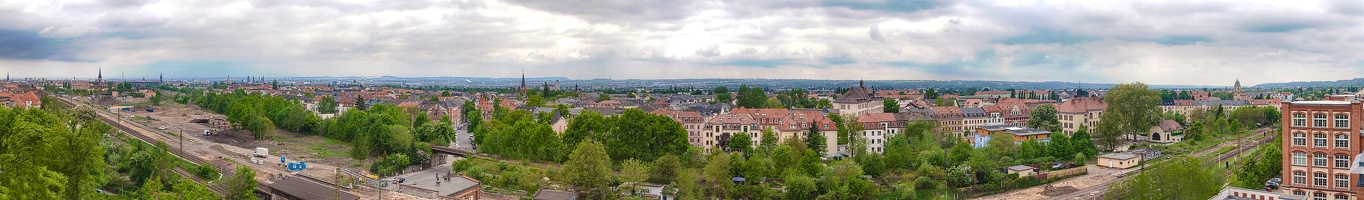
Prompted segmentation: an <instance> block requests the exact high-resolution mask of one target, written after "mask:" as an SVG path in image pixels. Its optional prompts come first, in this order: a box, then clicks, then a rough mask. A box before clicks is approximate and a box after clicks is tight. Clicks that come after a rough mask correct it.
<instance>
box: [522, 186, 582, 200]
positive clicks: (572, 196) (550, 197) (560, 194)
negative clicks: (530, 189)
mask: <svg viewBox="0 0 1364 200" xmlns="http://www.w3.org/2000/svg"><path fill="white" fill-rule="evenodd" d="M531 199H534V200H578V193H577V192H569V191H563V190H551V189H545V188H540V190H538V191H535V196H534V197H531Z"/></svg>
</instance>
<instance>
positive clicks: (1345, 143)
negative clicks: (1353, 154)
mask: <svg viewBox="0 0 1364 200" xmlns="http://www.w3.org/2000/svg"><path fill="white" fill-rule="evenodd" d="M1336 148H1350V136H1348V135H1345V134H1340V135H1336Z"/></svg>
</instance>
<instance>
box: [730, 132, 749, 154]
mask: <svg viewBox="0 0 1364 200" xmlns="http://www.w3.org/2000/svg"><path fill="white" fill-rule="evenodd" d="M751 149H753V139H750V138H749V137H748V133H734V135H731V136H729V151H730V152H740V153H744V154H748V152H751V151H752V150H751Z"/></svg>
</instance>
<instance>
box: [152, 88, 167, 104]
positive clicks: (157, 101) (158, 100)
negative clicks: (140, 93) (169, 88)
mask: <svg viewBox="0 0 1364 200" xmlns="http://www.w3.org/2000/svg"><path fill="white" fill-rule="evenodd" d="M155 93H156V95H152V97H150V98H148V99H149V101H151V103H152V105H153V106H160V105H161V99H162V98H165V97H163V96H161V91H159V90H156V91H155Z"/></svg>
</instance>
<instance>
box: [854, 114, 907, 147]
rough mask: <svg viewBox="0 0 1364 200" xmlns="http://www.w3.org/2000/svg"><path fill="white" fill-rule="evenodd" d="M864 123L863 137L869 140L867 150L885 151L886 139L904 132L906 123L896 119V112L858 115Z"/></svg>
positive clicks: (858, 121)
mask: <svg viewBox="0 0 1364 200" xmlns="http://www.w3.org/2000/svg"><path fill="white" fill-rule="evenodd" d="M857 123H859V124H862V138H864V139H866V140H867V152H869V153H881V152H885V146H886V139H887V138H890V136H893V135H895V134H898V133H900V132H904V128H905V127H904V126H905V123H903V122H899V121H898V120H896V117H895V113H868V114H863V115H861V116H858V117H857Z"/></svg>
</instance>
